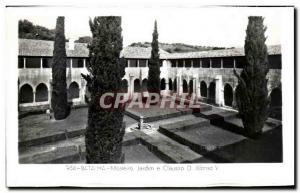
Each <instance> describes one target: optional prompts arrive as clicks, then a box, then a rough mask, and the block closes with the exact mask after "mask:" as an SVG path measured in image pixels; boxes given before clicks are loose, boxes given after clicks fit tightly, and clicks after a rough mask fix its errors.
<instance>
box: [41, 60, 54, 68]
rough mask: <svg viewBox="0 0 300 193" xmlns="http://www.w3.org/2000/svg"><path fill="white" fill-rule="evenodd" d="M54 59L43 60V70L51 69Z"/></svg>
mask: <svg viewBox="0 0 300 193" xmlns="http://www.w3.org/2000/svg"><path fill="white" fill-rule="evenodd" d="M51 66H52V58H43V68H51Z"/></svg>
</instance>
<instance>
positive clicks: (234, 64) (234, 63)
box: [233, 58, 236, 69]
mask: <svg viewBox="0 0 300 193" xmlns="http://www.w3.org/2000/svg"><path fill="white" fill-rule="evenodd" d="M233 68H234V69H235V68H236V61H235V59H234V58H233Z"/></svg>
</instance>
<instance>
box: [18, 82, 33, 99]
mask: <svg viewBox="0 0 300 193" xmlns="http://www.w3.org/2000/svg"><path fill="white" fill-rule="evenodd" d="M19 101H20V103H32V102H33V89H32V86H30V85H29V84H23V85H22V86H21V87H20V92H19Z"/></svg>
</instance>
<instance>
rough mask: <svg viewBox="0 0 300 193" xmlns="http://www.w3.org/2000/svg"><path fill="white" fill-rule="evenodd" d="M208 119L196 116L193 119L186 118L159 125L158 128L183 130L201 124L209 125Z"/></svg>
mask: <svg viewBox="0 0 300 193" xmlns="http://www.w3.org/2000/svg"><path fill="white" fill-rule="evenodd" d="M209 124H210V123H209V120H207V119H204V118H201V117H198V118H194V119H188V120H183V121H176V122H173V123H169V124H164V125H160V128H163V129H168V130H170V129H171V130H185V129H192V128H197V127H201V126H207V125H209Z"/></svg>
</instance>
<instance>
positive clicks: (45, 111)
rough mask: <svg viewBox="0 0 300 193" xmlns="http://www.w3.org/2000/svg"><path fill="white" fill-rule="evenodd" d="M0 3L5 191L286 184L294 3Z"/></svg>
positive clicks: (291, 119)
mask: <svg viewBox="0 0 300 193" xmlns="http://www.w3.org/2000/svg"><path fill="white" fill-rule="evenodd" d="M6 11H7V12H6V26H7V29H6V32H7V33H6V38H7V41H6V44H5V45H6V52H7V58H9V59H7V60H6V61H7V62H8V63H7V64H8V66H9V70H7V73H8V74H9V75H11V76H10V77H9V81H8V82H6V84H7V86H8V87H9V90H10V92H9V93H12V94H11V95H10V94H9V95H7V97H6V105H7V106H8V108H9V109H10V111H9V113H8V111H6V114H7V122H8V123H7V124H6V132H7V134H6V140H7V143H6V144H7V147H6V151H7V164H8V166H7V170H8V171H7V178H8V186H10V187H18V186H22V187H27V186H28V187H32V186H41V187H47V186H80V187H211V186H213V187H216V186H217V187H218V186H238V187H239V186H270V185H293V184H292V183H293V182H294V181H293V176H294V175H293V172H294V168H293V167H294V127H295V126H294V114H293V113H294V86H293V85H294V40H293V38H294V21H293V20H294V11H295V10H294V7H234V6H232V7H230V6H228V7H226V6H195V7H192V6H191V7H189V6H186V7H184V6H183V7H174V6H166V7H156V8H155V7H142V6H138V7H122V6H121V7H107V8H105V7H89V8H88V7H59V6H58V7H51V6H48V7H47V6H37V7H30V6H29V7H22V6H20V7H6ZM12 74H13V75H12ZM6 89H7V88H6ZM275 168H276V170H278V172H277V173H276V174H272V173H270V171H272V170H274V169H275ZM31 172H32V173H31ZM247 172H249V175H248V174H247ZM29 173H31V176H34V177H26V176H28V175H29ZM258 173H261V174H260V177H255V176H257V174H258ZM43 174H44V175H43ZM255 174H256V175H255ZM280 175H282V176H281V177H283V176H285V177H284V178H280V177H279V176H280ZM70 176H72V177H70ZM126 176H127V177H126ZM167 178H168V179H167ZM170 178H174V180H171V179H170ZM197 178H198V181H197ZM80 179H81V180H80ZM122 179H124V180H122ZM243 179H244V180H243ZM260 179H264V180H260ZM172 181H173V182H172Z"/></svg>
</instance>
